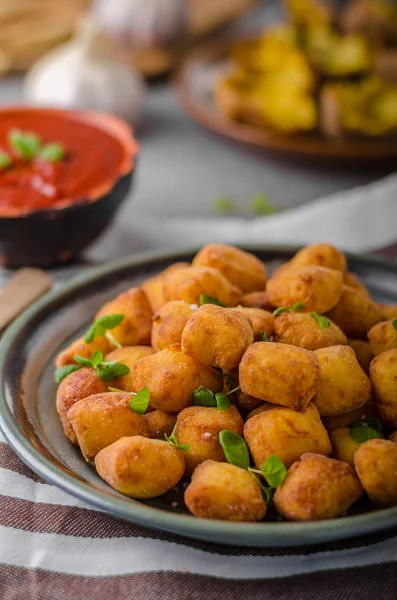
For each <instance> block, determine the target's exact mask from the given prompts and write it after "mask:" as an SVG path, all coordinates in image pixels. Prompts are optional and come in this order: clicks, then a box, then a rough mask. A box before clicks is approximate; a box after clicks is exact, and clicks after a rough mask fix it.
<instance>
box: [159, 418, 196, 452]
mask: <svg viewBox="0 0 397 600" xmlns="http://www.w3.org/2000/svg"><path fill="white" fill-rule="evenodd" d="M176 426H177V423H175V425H174V429H173V430H172V433H171V435H167V434H165V435H164V437H165V440H166V442H168V443H169V444H172V445H173V446H175V447H176V448H179V450H183V451H184V452H187V451H188V450H190V446H189V444H178V440H177V439H176V434H175V432H176Z"/></svg>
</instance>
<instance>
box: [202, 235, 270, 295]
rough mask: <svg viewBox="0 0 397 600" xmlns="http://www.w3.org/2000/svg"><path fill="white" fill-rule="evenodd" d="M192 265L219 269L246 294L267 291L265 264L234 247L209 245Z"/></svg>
mask: <svg viewBox="0 0 397 600" xmlns="http://www.w3.org/2000/svg"><path fill="white" fill-rule="evenodd" d="M192 265H193V266H195V267H212V268H213V269H217V270H218V271H220V272H221V273H222V275H224V276H225V277H226V279H227V280H228V281H230V283H232V284H233V285H235V286H236V287H238V288H239V289H240V290H241V291H242V292H243V293H244V294H247V293H248V292H255V291H257V290H264V289H265V285H266V280H267V277H266V267H265V265H264V264H263V262H262V261H260V260H259V258H256V256H254V255H253V254H250V253H249V252H245V251H244V250H240V249H239V248H234V247H233V246H226V245H225V244H207V245H206V246H203V248H201V250H200V251H199V252H198V253H197V254H196V256H195V257H194V259H193V262H192Z"/></svg>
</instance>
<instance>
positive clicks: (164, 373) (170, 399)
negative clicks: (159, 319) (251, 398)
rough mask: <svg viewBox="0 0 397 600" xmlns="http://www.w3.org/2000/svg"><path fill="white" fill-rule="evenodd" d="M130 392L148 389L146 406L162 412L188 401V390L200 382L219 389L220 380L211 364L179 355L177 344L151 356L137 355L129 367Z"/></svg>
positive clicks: (180, 406)
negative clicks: (136, 360) (141, 356)
mask: <svg viewBox="0 0 397 600" xmlns="http://www.w3.org/2000/svg"><path fill="white" fill-rule="evenodd" d="M131 378H132V382H133V386H134V390H133V391H134V392H139V390H141V389H142V388H143V387H148V388H149V391H150V406H151V407H152V408H157V409H159V410H164V411H165V412H179V411H180V410H182V409H183V408H186V407H187V406H190V405H191V404H192V393H193V392H194V390H196V389H197V388H198V387H200V386H201V385H202V386H204V387H206V388H208V389H210V390H211V391H213V392H220V391H221V388H222V381H221V378H220V377H219V374H218V373H217V372H216V371H215V370H214V369H211V367H209V366H207V365H204V364H202V363H201V362H199V361H198V360H196V359H195V358H192V357H191V356H186V355H185V354H182V352H181V347H180V345H179V344H174V345H173V346H169V347H168V348H166V349H165V350H161V352H157V354H153V356H147V357H146V358H141V360H138V362H136V363H135V364H134V365H133V367H132V370H131Z"/></svg>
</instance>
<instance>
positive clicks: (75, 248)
mask: <svg viewBox="0 0 397 600" xmlns="http://www.w3.org/2000/svg"><path fill="white" fill-rule="evenodd" d="M26 113H28V114H29V115H31V116H36V115H37V117H40V118H41V119H43V118H45V115H47V114H48V115H51V117H54V116H56V117H57V118H58V117H59V118H62V119H65V120H66V121H73V122H74V124H75V123H76V122H78V123H84V124H89V125H92V126H94V127H95V128H97V129H100V130H102V131H105V132H106V133H107V134H108V135H110V136H111V137H113V138H115V139H116V140H117V141H118V142H119V143H120V145H121V146H122V148H123V152H122V158H121V159H120V164H119V166H118V168H117V170H115V173H114V177H112V178H108V179H107V180H106V181H101V183H100V185H97V186H96V187H95V188H94V189H91V190H90V191H89V192H88V193H87V194H86V196H87V197H84V198H82V199H79V200H78V201H76V200H74V201H68V200H65V201H62V202H60V203H59V204H55V205H54V206H51V207H50V208H44V209H38V210H33V211H30V212H27V213H23V214H20V215H15V216H13V215H10V216H0V264H2V265H3V266H7V267H20V266H38V267H49V266H52V265H55V264H59V263H63V262H68V261H70V260H72V259H74V258H75V257H77V256H78V255H79V254H80V252H81V251H82V250H84V248H86V247H87V246H88V245H89V244H91V243H92V242H93V241H94V240H95V239H96V238H97V237H98V236H99V235H100V234H101V233H102V232H103V231H104V230H105V228H106V227H107V226H108V225H109V224H110V222H111V221H112V219H113V217H114V215H115V213H116V211H117V210H118V208H119V207H120V205H121V203H122V202H123V200H124V199H125V197H126V195H127V193H128V191H129V190H130V188H131V185H132V180H133V175H134V172H135V169H134V167H135V159H136V155H137V152H138V146H137V143H136V142H135V139H134V137H133V134H132V131H131V129H130V127H129V126H128V125H127V123H125V122H124V121H122V120H120V119H118V118H116V117H114V116H112V115H109V114H106V113H100V112H74V111H65V110H56V109H41V108H28V107H18V108H14V107H13V108H7V109H3V110H1V111H0V120H1V115H4V114H7V115H8V116H10V117H12V118H15V122H16V124H17V126H18V117H21V116H22V117H23V115H25V114H26ZM54 138H55V139H56V132H54ZM0 194H1V187H0Z"/></svg>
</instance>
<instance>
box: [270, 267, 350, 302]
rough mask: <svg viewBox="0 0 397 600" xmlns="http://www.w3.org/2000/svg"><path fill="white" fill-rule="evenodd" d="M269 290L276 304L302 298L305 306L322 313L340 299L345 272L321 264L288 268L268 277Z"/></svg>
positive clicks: (301, 300) (296, 300) (271, 298)
mask: <svg viewBox="0 0 397 600" xmlns="http://www.w3.org/2000/svg"><path fill="white" fill-rule="evenodd" d="M266 292H267V294H268V297H269V301H270V303H271V304H272V305H273V306H276V307H279V306H286V307H287V308H291V306H293V305H294V304H295V303H296V302H301V303H302V304H303V305H304V307H305V310H307V311H309V312H310V311H315V312H317V313H320V314H322V313H325V312H327V311H329V310H331V308H333V307H334V306H335V305H336V304H337V303H338V302H339V299H340V297H341V294H342V273H341V272H340V271H335V270H334V269H328V268H327V267H318V266H307V267H299V268H296V269H295V268H293V269H287V270H286V271H285V272H282V273H280V274H278V275H277V276H276V277H273V278H272V279H270V280H269V282H268V284H267V288H266Z"/></svg>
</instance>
